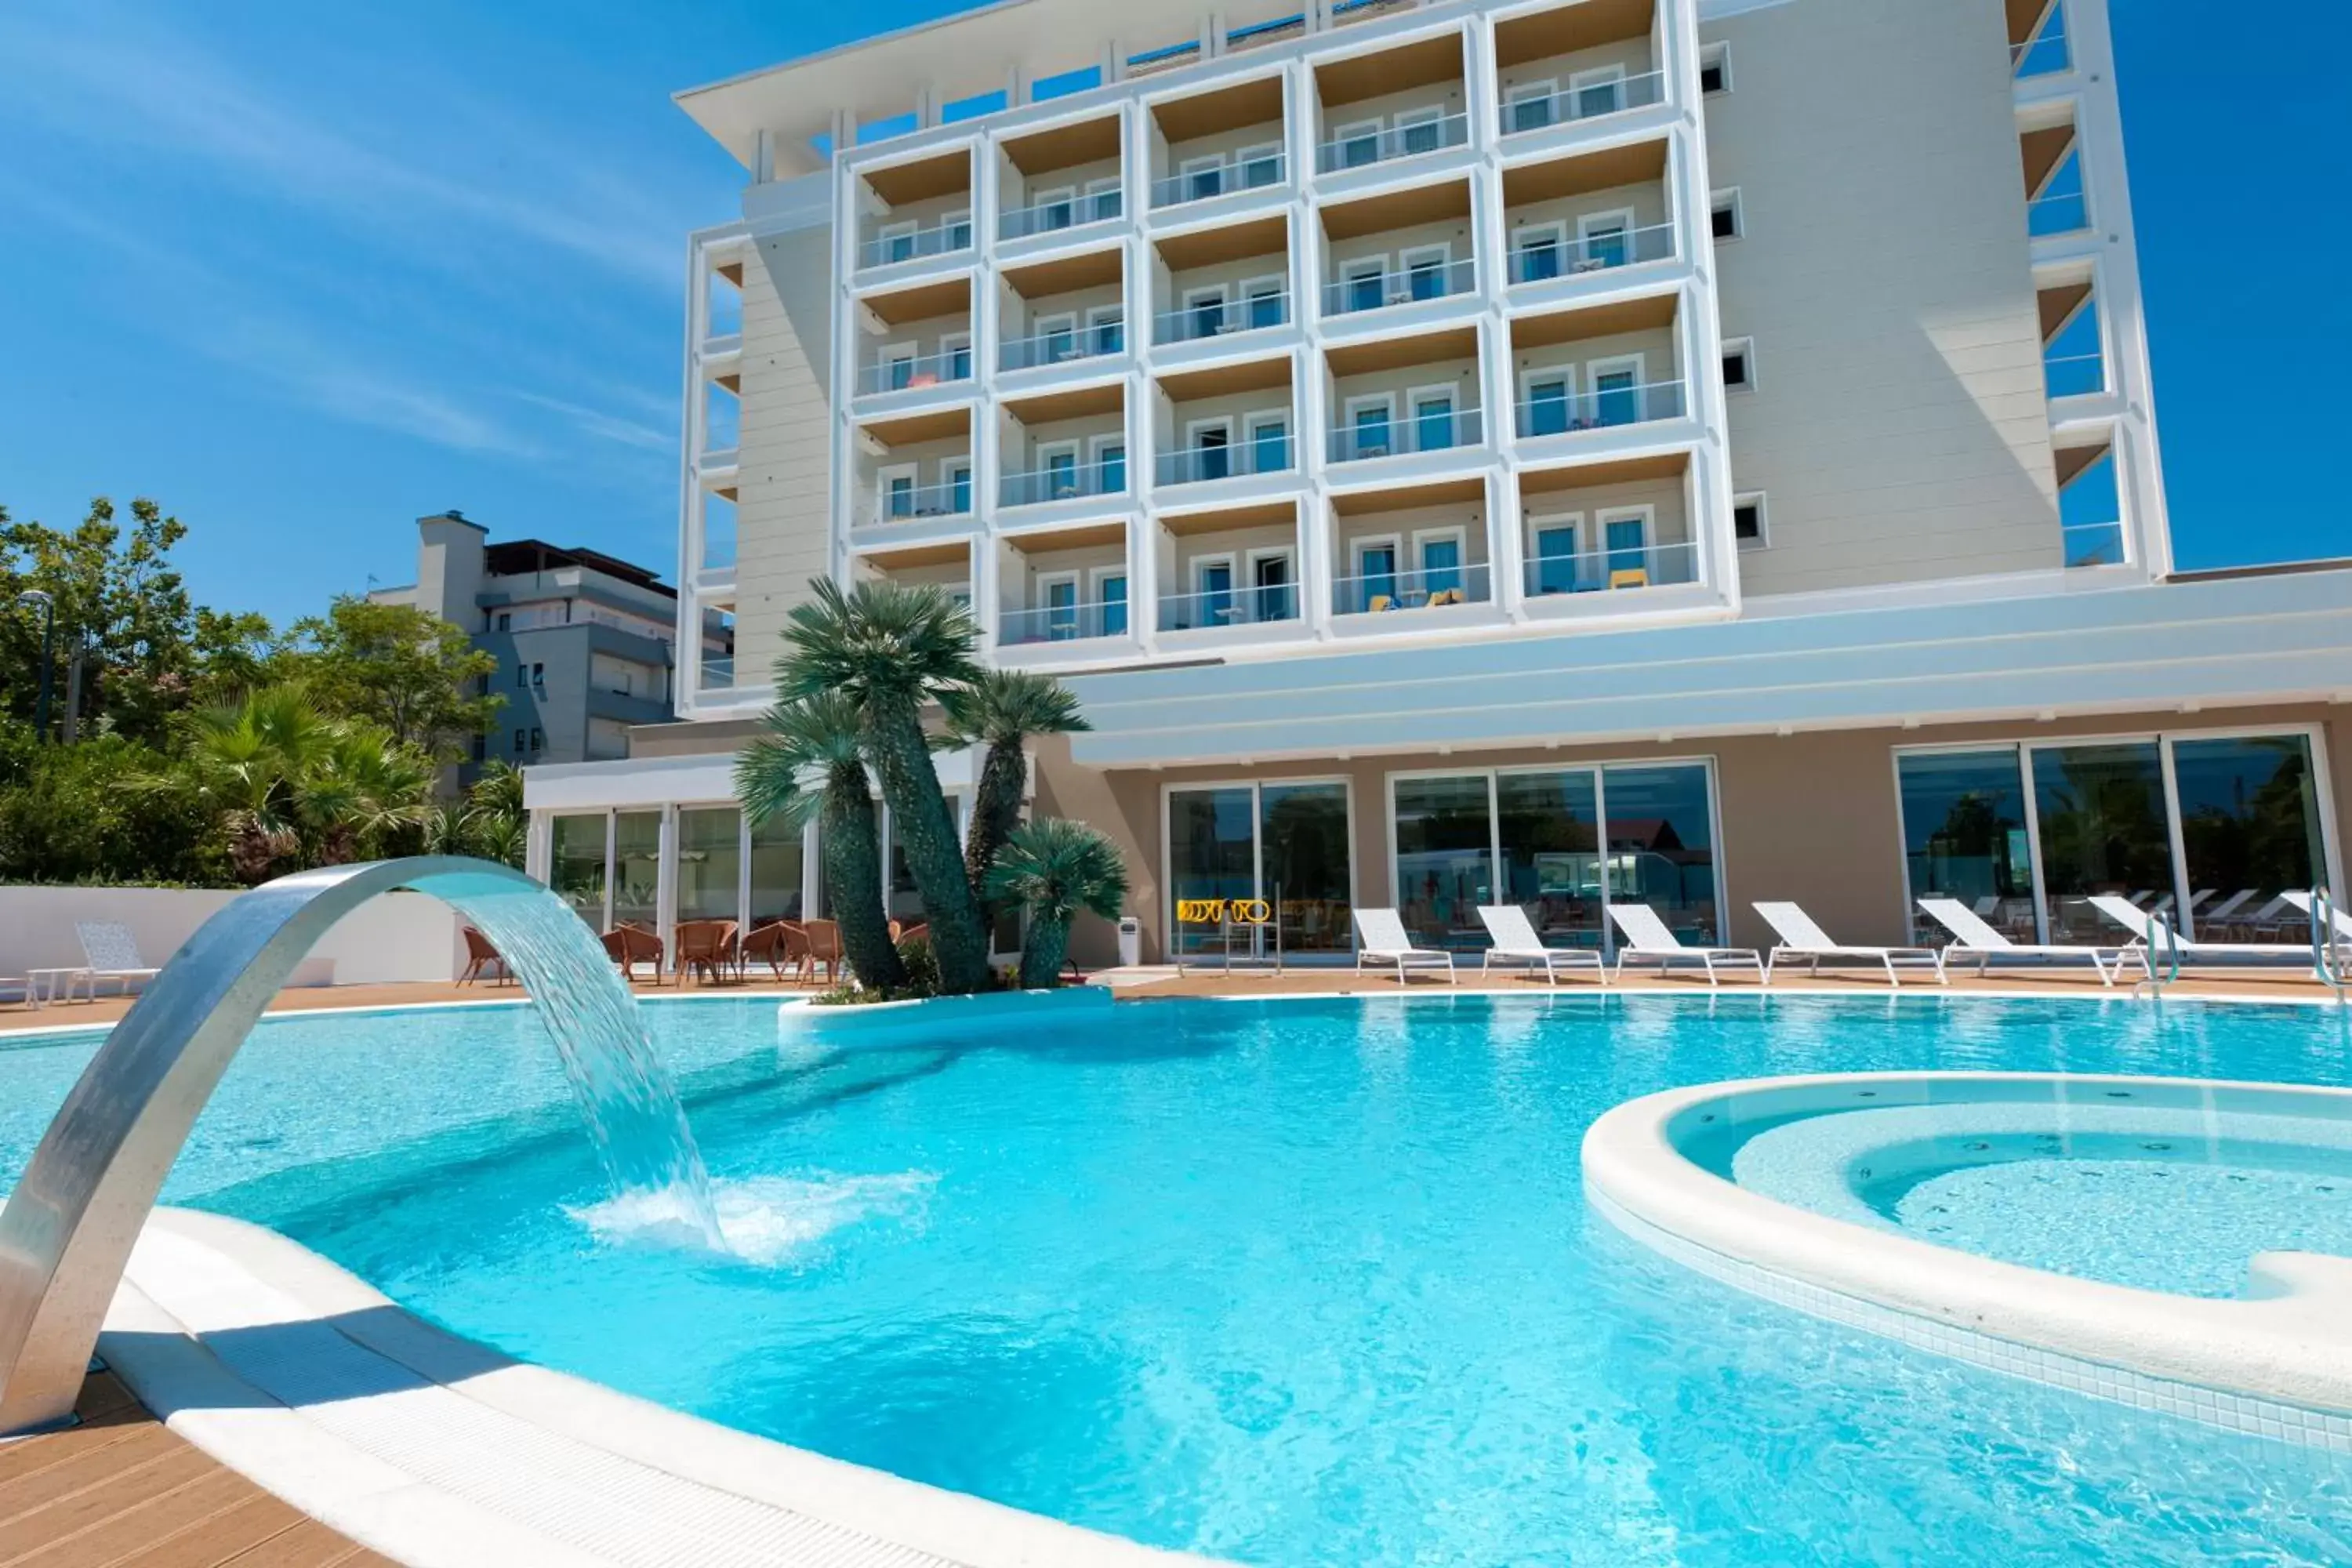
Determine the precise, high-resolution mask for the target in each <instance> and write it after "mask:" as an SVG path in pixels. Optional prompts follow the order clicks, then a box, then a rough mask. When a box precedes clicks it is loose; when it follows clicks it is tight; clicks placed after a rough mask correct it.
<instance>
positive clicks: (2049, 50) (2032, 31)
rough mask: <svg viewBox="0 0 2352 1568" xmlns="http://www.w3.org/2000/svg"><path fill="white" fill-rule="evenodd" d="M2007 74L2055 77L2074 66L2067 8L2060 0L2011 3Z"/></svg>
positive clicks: (2022, 78)
mask: <svg viewBox="0 0 2352 1568" xmlns="http://www.w3.org/2000/svg"><path fill="white" fill-rule="evenodd" d="M2008 11H2009V24H2010V43H2009V74H2010V75H2011V77H2013V78H2015V79H2017V80H2019V81H2028V80H2031V79H2033V78H2035V77H2043V76H2057V75H2061V74H2063V73H2064V72H2066V71H2070V70H2072V69H2074V50H2073V49H2072V48H2071V47H2069V46H2068V43H2067V40H2066V7H2065V6H2064V5H2063V4H2061V3H2060V0H2050V3H2049V4H2048V5H2033V4H2032V3H2031V0H2027V3H2025V4H2011V5H2010V6H2009V7H2008Z"/></svg>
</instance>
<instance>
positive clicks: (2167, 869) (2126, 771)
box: [2028, 741, 2178, 942]
mask: <svg viewBox="0 0 2352 1568" xmlns="http://www.w3.org/2000/svg"><path fill="white" fill-rule="evenodd" d="M2030 756H2031V761H2032V766H2031V767H2030V768H2029V770H2028V773H2029V776H2030V778H2031V780H2032V788H2033V804H2034V813H2035V816H2036V817H2037V819H2038V821H2037V824H2036V826H2038V827H2039V828H2040V830H2041V832H2040V838H2041V842H2040V844H2039V845H2038V846H2037V847H2038V849H2039V851H2040V854H2041V858H2042V891H2043V893H2044V895H2045V896H2046V897H2047V899H2048V900H2049V907H2048V910H2047V914H2048V917H2049V922H2050V940H2051V941H2053V942H2112V941H2114V940H2115V937H2114V927H2113V926H2112V925H2111V924H2110V923H2109V922H2108V921H2107V919H2106V917H2105V915H2102V914H2100V913H2099V912H2098V910H2095V909H2094V908H2093V907H2092V906H2091V903H2090V901H2089V900H2090V897H2091V895H2092V894H2094V893H2115V894H2119V895H2121V896H2123V897H2125V898H2127V899H2130V900H2132V901H2133V902H2134V903H2137V904H2140V905H2141V906H2142V907H2144V908H2153V907H2155V905H2154V901H2155V900H2157V899H2158V898H2162V899H2164V900H2166V907H2167V908H2169V905H2170V903H2171V898H2172V892H2171V890H2172V886H2173V877H2172V837H2171V834H2170V832H2169V830H2168V823H2167V817H2168V812H2167V810H2166V806H2165V793H2166V792H2165V779H2164V763H2163V760H2162V757H2161V754H2160V752H2159V748H2158V745H2157V743H2156V742H2153V741H2123V742H2087V743H2083V744H2077V745H2068V746H2035V747H2033V748H2032V751H2031V753H2030ZM2175 918H2176V919H2177V918H2178V917H2177V916H2176V917H2175Z"/></svg>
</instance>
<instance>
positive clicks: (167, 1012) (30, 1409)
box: [0, 856, 548, 1436]
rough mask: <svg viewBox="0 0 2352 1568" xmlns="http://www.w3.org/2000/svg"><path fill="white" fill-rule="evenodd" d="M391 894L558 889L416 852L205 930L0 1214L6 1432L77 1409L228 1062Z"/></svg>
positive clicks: (316, 874) (310, 875)
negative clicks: (122, 1291) (144, 1243)
mask: <svg viewBox="0 0 2352 1568" xmlns="http://www.w3.org/2000/svg"><path fill="white" fill-rule="evenodd" d="M395 888H410V889H415V890H416V891H418V892H423V893H430V894H433V895H434V896H436V897H437V898H440V899H442V900H445V901H446V902H448V903H450V904H452V905H455V906H457V907H459V908H461V909H466V910H467V912H469V913H472V912H474V911H475V910H478V909H479V908H480V907H481V906H483V905H484V904H486V903H488V904H495V903H496V902H498V901H499V900H504V899H508V898H516V897H529V898H531V899H544V898H546V897H548V893H547V890H546V889H544V888H542V887H541V886H540V885H539V884H538V883H537V882H534V881H532V880H531V879H530V878H528V877H526V876H524V875H523V874H522V873H521V872H520V871H516V870H513V869H511V868H508V867H505V866H499V865H494V864H492V863H491V862H489V861H487V860H469V859H463V858H457V857H451V856H419V857H415V858H408V859H403V860H380V861H374V862H371V863H368V864H365V865H356V866H331V867H327V868H322V869H320V870H315V871H301V872H297V873H296V874H295V875H293V876H290V877H281V878H279V879H278V880H276V881H274V882H268V883H265V884H263V885H262V886H260V887H258V888H256V889H253V890H252V891H251V892H249V893H246V894H244V895H242V896H241V897H239V898H237V899H236V900H232V901H231V902H230V903H229V904H228V905H227V906H226V908H224V909H222V910H220V911H219V912H218V913H216V914H215V915H214V916H213V917H212V918H211V919H210V920H208V921H205V923H204V924H203V925H202V926H201V927H199V928H198V929H197V931H196V933H195V934H194V936H192V937H190V938H189V939H188V941H187V942H186V944H185V945H184V946H183V947H182V948H181V949H180V951H179V952H176V953H174V954H173V957H172V959H171V961H170V962H169V963H166V964H165V965H164V966H163V973H160V974H158V975H157V976H156V977H155V981H154V984H151V985H149V986H148V987H147V989H146V990H145V992H144V993H142V994H141V996H140V998H139V1000H138V1001H137V1002H136V1003H134V1004H133V1005H132V1006H131V1011H130V1012H129V1013H128V1014H127V1015H126V1016H124V1017H123V1019H122V1021H121V1023H119V1024H117V1025H116V1026H114V1028H113V1030H112V1031H111V1032H110V1034H109V1035H108V1036H107V1037H106V1041H105V1043H104V1044H102V1045H101V1046H100V1047H99V1048H98V1053H97V1054H96V1055H95V1056H93V1057H92V1058H90V1062H89V1066H88V1067H87V1068H83V1069H82V1075H81V1078H80V1079H79V1080H78V1081H77V1082H76V1083H75V1084H74V1086H73V1089H72V1091H71V1092H70V1093H68V1095H67V1096H66V1100H65V1104H64V1105H63V1106H62V1107H61V1108H59V1110H58V1114H57V1119H56V1120H55V1121H51V1122H50V1123H49V1128H48V1131H47V1132H45V1133H43V1134H42V1136H41V1142H40V1146H39V1147H38V1148H37V1149H36V1150H35V1151H34V1152H33V1160H32V1163H31V1164H30V1165H28V1166H26V1170H25V1174H24V1176H23V1178H22V1179H21V1180H20V1181H18V1182H17V1184H16V1191H15V1192H14V1193H12V1194H9V1198H8V1206H7V1208H6V1209H5V1211H0V1436H4V1435H7V1434H11V1433H16V1432H23V1431H27V1430H30V1429H33V1428H36V1427H40V1426H51V1425H55V1424H57V1423H58V1422H62V1421H65V1420H67V1419H68V1418H69V1417H70V1416H71V1415H72V1414H73V1406H74V1399H75V1397H76V1395H77V1394H79V1392H80V1389H81V1383H82V1376H83V1373H84V1372H85V1370H86V1369H87V1367H88V1365H89V1355H90V1351H91V1349H92V1347H93V1346H94V1345H96V1343H97V1342H98V1331H99V1327H100V1324H101V1323H102V1322H103V1321H105V1317H106V1309H107V1306H108V1304H109V1303H110V1302H111V1301H112V1300H114V1291H115V1288H116V1286H117V1285H119V1284H120V1283H121V1279H122V1270H123V1266H124V1265H125V1264H126V1263H128V1262H129V1261H130V1258H131V1243H132V1242H134V1241H136V1240H137V1239H138V1237H139V1231H140V1227H141V1226H143V1225H144V1224H145V1223H146V1220H147V1214H148V1211H149V1210H150V1209H152V1207H153V1206H154V1205H155V1194H157V1192H159V1191H160V1190H161V1189H162V1187H163V1177H164V1174H165V1173H167V1172H168V1171H170V1170H171V1168H172V1162H173V1160H175V1159H177V1158H178V1157H179V1153H180V1147H181V1145H182V1144H183V1143H184V1142H186V1141H187V1136H188V1129H189V1127H190V1126H191V1125H192V1124H193V1123H194V1121H195V1119H196V1114H197V1112H199V1111H201V1110H203V1109H204V1108H205V1101H206V1100H209V1099H210V1098H211V1097H212V1092H213V1088H214V1086H215V1085H216V1084H217V1083H219V1082H220V1077H221V1074H222V1072H223V1071H224V1070H226V1068H227V1067H228V1064H229V1060H230V1058H233V1057H235V1056H236V1052H237V1047H240V1046H242V1045H243V1044H244V1043H245V1040H246V1037H247V1035H248V1034H249V1033H250V1032H251V1031H252V1028H253V1025H254V1022H255V1021H256V1020H257V1018H259V1017H260V1016H261V1012H262V1009H263V1008H264V1007H266V1006H267V1005H268V1002H269V999H270V998H271V997H272V996H275V995H276V994H278V989H279V988H280V987H281V986H283V985H284V984H285V983H286V980H287V977H288V976H289V974H291V973H293V970H294V966H295V965H296V964H297V963H300V962H301V960H302V957H303V955H304V954H305V953H307V952H310V948H311V946H312V945H313V944H314V943H316V942H318V940H319V938H320V937H321V936H323V935H325V934H326V932H327V929H328V928H329V927H330V926H332V925H333V924H334V923H335V922H336V921H339V920H341V919H342V918H343V916H345V915H347V914H349V913H351V911H352V910H354V909H356V908H358V907H359V906H360V905H361V904H362V903H365V902H366V901H367V900H370V899H372V898H373V897H374V896H375V895H376V894H378V893H382V892H388V891H390V890H391V889H395ZM477 918H478V917H477Z"/></svg>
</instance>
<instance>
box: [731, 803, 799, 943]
mask: <svg viewBox="0 0 2352 1568" xmlns="http://www.w3.org/2000/svg"><path fill="white" fill-rule="evenodd" d="M807 866H808V860H807V854H806V848H805V845H804V842H803V837H802V830H801V829H800V828H797V827H787V826H784V823H783V819H782V818H781V817H774V816H772V817H770V818H768V820H767V821H765V822H762V823H761V824H759V825H758V826H755V827H753V828H752V829H751V902H750V903H749V904H748V905H747V906H745V908H744V910H743V926H744V929H745V930H746V931H751V930H756V929H757V928H759V927H761V926H763V925H766V924H768V923H769V922H770V921H796V920H799V919H800V918H801V903H802V899H803V888H804V887H805V886H806V882H805V879H804V877H805V872H806V870H807Z"/></svg>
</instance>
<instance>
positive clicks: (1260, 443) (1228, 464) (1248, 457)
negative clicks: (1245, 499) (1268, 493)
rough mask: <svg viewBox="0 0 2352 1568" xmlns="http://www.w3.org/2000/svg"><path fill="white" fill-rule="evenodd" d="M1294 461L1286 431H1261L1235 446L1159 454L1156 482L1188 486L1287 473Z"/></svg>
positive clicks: (1198, 448) (1295, 459)
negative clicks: (1248, 476) (1248, 475)
mask: <svg viewBox="0 0 2352 1568" xmlns="http://www.w3.org/2000/svg"><path fill="white" fill-rule="evenodd" d="M1296 464H1297V458H1296V457H1295V456H1294V455H1293V453H1292V451H1291V449H1290V437H1289V434H1288V433H1287V432H1286V431H1262V432H1259V433H1258V434H1256V435H1254V436H1251V437H1249V438H1247V439H1246V440H1244V441H1242V442H1241V443H1239V444H1238V445H1226V446H1214V447H1187V448H1186V449H1185V450H1183V451H1181V452H1162V453H1160V462H1159V468H1158V479H1159V482H1160V483H1161V484H1163V485H1191V484H1200V483H1202V482H1204V481H1206V480H1210V479H1234V478H1235V477H1237V476H1240V475H1244V474H1280V473H1286V472H1288V471H1289V470H1290V469H1291V468H1293V467H1294V466H1295V465H1296Z"/></svg>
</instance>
